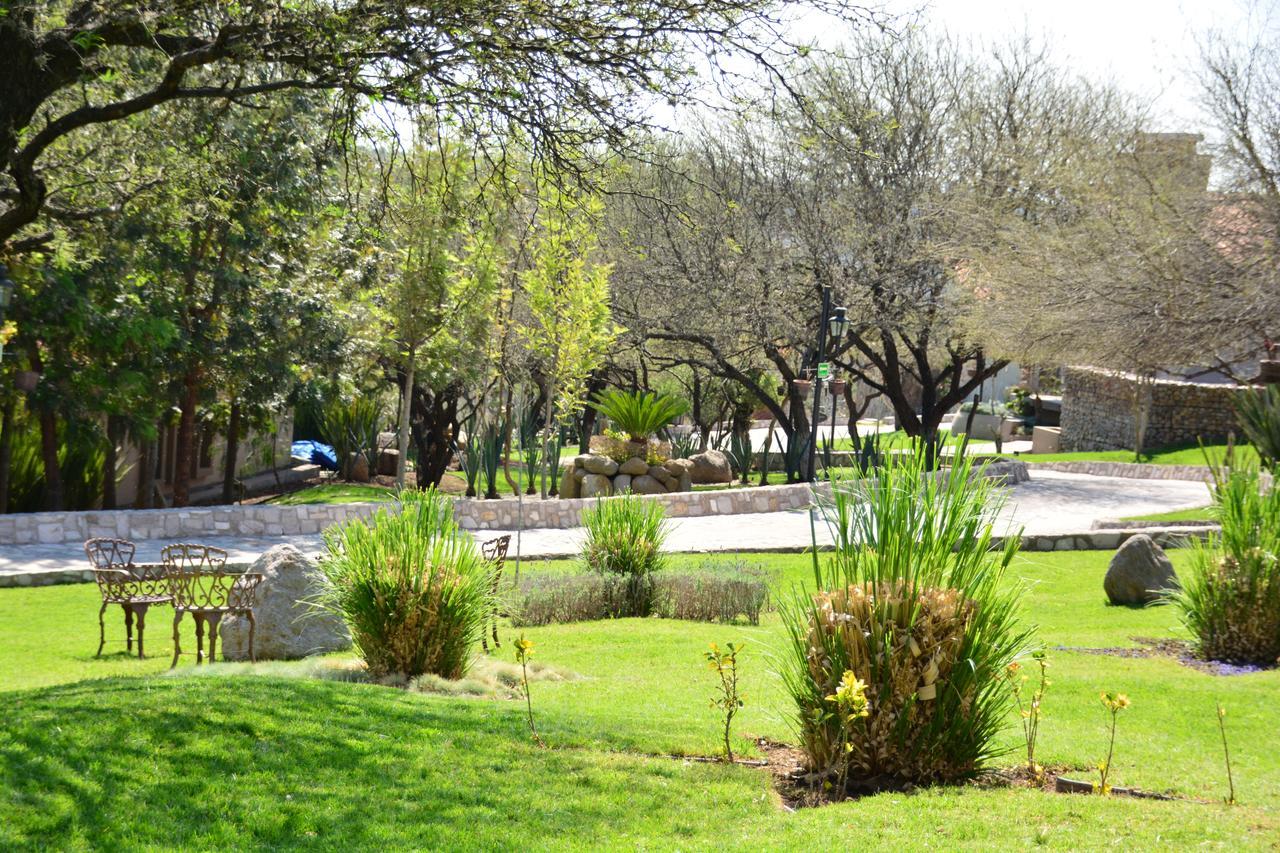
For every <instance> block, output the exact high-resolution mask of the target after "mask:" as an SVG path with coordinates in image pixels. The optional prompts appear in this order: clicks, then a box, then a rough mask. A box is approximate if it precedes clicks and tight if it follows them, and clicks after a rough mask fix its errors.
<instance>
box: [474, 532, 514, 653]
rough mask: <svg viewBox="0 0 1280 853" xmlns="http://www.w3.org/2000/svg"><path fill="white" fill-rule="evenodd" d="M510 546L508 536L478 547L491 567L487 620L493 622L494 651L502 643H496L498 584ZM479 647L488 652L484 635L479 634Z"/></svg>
mask: <svg viewBox="0 0 1280 853" xmlns="http://www.w3.org/2000/svg"><path fill="white" fill-rule="evenodd" d="M510 545H511V537H510V536H499V537H498V538H497V539H490V540H489V541H488V542H483V543H481V545H480V553H481V555H482V556H483V557H484V561H485V562H486V563H488V564H489V565H490V566H492V567H493V587H492V590H491V591H492V593H493V605H492V608H491V609H490V611H489V618H490V619H491V620H492V621H493V647H494V648H495V649H500V648H502V643H500V642H499V641H498V584H499V582H501V580H502V567H503V566H505V565H506V563H507V548H509V547H510ZM480 645H481V646H482V647H483V648H484V650H485V651H486V652H488V651H489V640H488V638H487V637H485V635H484V633H483V632H481V634H480Z"/></svg>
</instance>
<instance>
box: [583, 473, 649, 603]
mask: <svg viewBox="0 0 1280 853" xmlns="http://www.w3.org/2000/svg"><path fill="white" fill-rule="evenodd" d="M582 524H583V526H584V527H586V529H587V538H586V541H585V542H584V543H583V546H582V559H583V562H584V563H586V566H587V568H588V569H590V570H591V571H593V572H597V573H600V574H603V575H614V576H618V577H622V578H624V579H625V580H626V583H627V601H628V604H629V609H630V612H629V613H627V614H626V615H629V616H648V615H649V613H650V612H651V611H652V609H653V578H652V575H653V573H654V572H657V571H660V570H661V569H662V568H663V567H664V566H666V561H667V558H666V555H664V554H663V553H662V543H663V542H664V541H666V538H667V523H666V510H665V509H664V508H663V506H662V504H660V503H658V502H657V501H653V500H646V499H644V498H639V497H635V496H623V497H616V498H610V499H608V500H598V501H596V505H595V506H594V507H591V508H589V509H586V510H584V511H583V513H582Z"/></svg>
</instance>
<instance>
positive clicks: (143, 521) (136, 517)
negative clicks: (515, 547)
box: [0, 461, 1027, 545]
mask: <svg viewBox="0 0 1280 853" xmlns="http://www.w3.org/2000/svg"><path fill="white" fill-rule="evenodd" d="M987 472H988V476H992V477H998V478H1000V479H1002V480H1003V481H1004V482H1006V483H1016V482H1022V481H1024V480H1026V479H1027V466H1026V465H1025V464H1023V463H1021V462H1012V461H1010V462H1001V463H997V464H994V465H991V466H988V469H987ZM810 494H811V491H810V487H809V485H808V484H806V483H797V484H793V485H789V486H762V487H755V488H745V489H723V490H718V491H708V490H702V491H692V492H673V493H670V494H665V495H646V496H644V500H656V501H660V502H661V503H663V504H664V505H665V506H666V508H667V515H668V516H669V517H671V518H688V517H696V516H702V515H737V514H740V513H755V512H783V511H786V510H792V509H803V508H804V507H807V506H808V505H809V499H810ZM606 500H607V499H606ZM594 504H595V499H594V498H579V499H574V500H549V501H542V500H538V499H534V498H530V499H525V500H519V501H518V500H516V499H515V498H503V499H500V500H492V501H486V500H475V499H470V500H466V499H458V500H455V501H454V516H455V517H456V518H457V519H458V523H459V524H460V525H462V527H464V528H467V529H469V530H513V529H515V528H516V527H517V526H518V525H520V524H521V522H523V527H524V528H525V529H528V528H533V527H543V528H558V529H564V528H569V527H578V526H580V525H581V523H582V511H583V510H584V509H586V508H587V507H589V506H592V505H594ZM379 506H384V504H378V503H350V504H313V505H299V506H270V505H264V504H258V505H254V506H218V507H192V508H188V509H141V510H90V511H87V512H36V513H15V514H11V515H0V545H33V544H43V543H49V544H52V543H56V542H83V541H84V540H86V539H92V538H95V537H99V536H104V537H110V538H118V539H132V540H134V541H138V542H140V541H144V540H154V539H168V540H171V541H182V540H183V539H192V538H196V537H201V536H298V535H308V534H312V535H314V534H317V533H319V532H321V531H322V530H324V529H325V528H326V527H329V526H331V525H333V524H338V523H341V522H345V521H348V520H350V519H352V518H367V517H368V516H370V515H372V514H373V513H374V512H376V511H377V509H378V507H379Z"/></svg>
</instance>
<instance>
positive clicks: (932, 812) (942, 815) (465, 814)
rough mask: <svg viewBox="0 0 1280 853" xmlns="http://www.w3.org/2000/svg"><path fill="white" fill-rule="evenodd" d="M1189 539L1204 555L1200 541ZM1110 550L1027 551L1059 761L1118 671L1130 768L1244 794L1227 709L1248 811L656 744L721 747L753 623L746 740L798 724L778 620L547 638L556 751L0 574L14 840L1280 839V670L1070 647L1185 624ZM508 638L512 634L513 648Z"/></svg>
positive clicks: (473, 709) (1097, 740) (801, 576)
mask: <svg viewBox="0 0 1280 853" xmlns="http://www.w3.org/2000/svg"><path fill="white" fill-rule="evenodd" d="M1172 554H1173V559H1174V562H1175V564H1176V565H1178V566H1179V567H1182V566H1183V565H1185V562H1186V556H1187V555H1186V554H1185V553H1183V552H1176V551H1175V552H1172ZM1107 557H1108V555H1107V554H1106V553H1100V552H1094V553H1067V554H1045V555H1041V554H1032V555H1027V556H1025V557H1020V558H1019V559H1018V560H1017V562H1016V564H1015V572H1014V573H1015V575H1016V582H1018V583H1022V584H1024V585H1025V587H1026V593H1025V597H1024V602H1025V605H1026V612H1027V615H1028V617H1029V618H1030V619H1032V620H1033V621H1035V622H1036V623H1038V624H1039V626H1040V628H1041V636H1042V639H1043V641H1044V643H1045V645H1046V646H1047V647H1048V648H1049V650H1050V659H1051V661H1052V664H1053V669H1052V673H1053V679H1054V683H1053V686H1052V687H1051V688H1050V693H1049V696H1048V698H1047V699H1046V718H1045V721H1044V723H1043V734H1042V740H1041V759H1042V760H1043V761H1045V762H1046V763H1049V764H1058V765H1068V766H1071V767H1075V768H1078V769H1079V772H1078V773H1076V774H1075V775H1077V776H1079V777H1081V778H1084V777H1086V776H1087V773H1088V771H1087V770H1086V768H1088V767H1090V766H1091V765H1092V764H1094V763H1095V762H1097V761H1098V760H1100V759H1101V758H1102V757H1103V756H1104V755H1105V749H1106V728H1105V725H1104V713H1103V711H1102V709H1101V707H1100V705H1099V704H1098V700H1097V694H1098V692H1099V691H1101V690H1121V691H1124V692H1126V693H1128V694H1129V696H1130V697H1131V698H1132V700H1133V707H1132V708H1131V709H1130V710H1128V711H1125V712H1124V714H1123V715H1122V716H1121V718H1120V735H1119V738H1118V741H1117V746H1116V756H1115V761H1114V773H1115V782H1116V783H1117V784H1121V785H1137V786H1139V787H1143V788H1146V789H1150V790H1157V791H1169V792H1174V793H1177V794H1179V795H1183V796H1189V797H1195V798H1201V799H1204V800H1207V801H1216V799H1217V798H1219V797H1221V796H1222V795H1223V793H1224V791H1225V778H1224V774H1223V770H1222V761H1221V744H1220V743H1219V741H1218V739H1217V738H1218V733H1217V729H1216V726H1215V719H1214V702H1215V701H1221V702H1222V703H1223V704H1224V705H1225V706H1226V707H1227V709H1228V716H1227V724H1228V733H1229V736H1230V737H1231V740H1232V748H1233V763H1234V766H1235V769H1236V784H1237V792H1238V796H1239V798H1240V799H1241V800H1242V802H1243V803H1244V805H1242V806H1239V807H1236V808H1228V807H1225V806H1222V805H1219V804H1216V802H1172V803H1167V802H1155V801H1133V800H1124V799H1113V800H1103V799H1101V798H1094V797H1081V796H1064V795H1051V794H1043V793H1039V792H1030V791H1011V790H980V789H977V788H972V787H966V788H947V789H936V790H929V791H922V792H917V793H915V794H911V795H904V794H882V795H878V796H875V797H869V798H865V799H862V800H858V801H856V802H847V803H843V804H840V805H837V806H830V807H826V808H821V809H804V810H801V811H799V812H796V813H794V814H792V813H787V812H785V811H783V810H782V809H781V808H780V807H779V805H778V803H777V801H776V799H775V797H774V795H773V793H772V790H771V785H770V782H769V779H768V777H767V775H766V774H765V773H764V772H763V771H760V770H756V769H752V768H747V767H726V766H723V765H714V764H710V765H709V764H705V763H697V762H686V761H681V760H679V759H673V758H669V757H658V756H667V755H672V754H676V755H678V754H711V753H714V751H715V750H716V739H717V730H716V718H715V714H714V712H713V711H711V710H710V709H709V708H708V700H709V699H710V696H711V690H712V683H711V678H712V676H711V674H710V673H708V672H707V670H706V668H705V663H704V662H703V661H702V659H701V652H702V651H703V650H704V649H705V648H706V644H707V643H708V642H711V641H715V642H719V643H722V644H723V643H724V642H727V641H742V640H745V641H746V642H747V647H746V648H747V651H746V653H745V656H744V658H743V660H742V666H743V681H744V684H743V687H744V689H745V691H746V694H747V706H746V708H745V709H744V710H743V711H742V713H741V715H740V717H739V722H738V723H737V724H736V725H735V731H736V732H737V733H738V735H739V736H742V737H743V739H742V740H740V742H739V745H738V746H739V748H740V749H742V750H743V751H744V752H746V753H748V754H752V753H753V752H754V750H753V747H752V745H751V743H750V741H748V740H746V739H745V736H749V735H756V736H767V737H770V738H775V739H782V740H792V739H794V735H793V734H792V731H791V728H790V725H789V722H788V706H787V701H786V698H785V695H784V694H783V691H782V687H781V684H780V681H779V679H778V678H777V676H776V675H774V674H773V670H774V664H773V662H772V661H773V655H774V654H775V653H776V652H778V651H780V650H781V648H782V639H783V635H782V628H781V624H780V622H779V620H778V618H777V616H776V615H772V614H771V615H769V616H768V617H766V618H765V619H764V620H763V621H762V624H761V625H760V626H758V627H750V626H725V625H704V624H695V623H687V622H675V621H670V622H664V621H658V620H636V619H627V620H617V621H612V622H596V623H585V624H579V625H560V626H551V627H546V628H538V629H533V630H530V631H528V632H527V633H528V636H529V637H530V638H531V639H532V640H533V641H534V642H535V644H536V656H537V659H539V660H542V661H544V662H546V663H548V664H551V665H553V666H555V667H557V668H559V669H562V670H568V671H572V672H574V673H577V674H578V675H579V676H580V677H579V678H576V679H573V680H568V681H563V682H537V683H535V685H534V695H533V701H534V709H535V711H536V713H537V714H538V722H539V728H540V730H541V731H542V733H543V735H544V737H545V738H546V739H547V741H548V742H549V743H550V744H551V745H552V747H553V748H552V749H548V750H541V749H537V748H535V747H534V746H533V745H532V744H531V743H530V742H529V739H528V735H527V730H526V729H525V728H524V725H525V724H524V720H523V716H522V714H523V705H522V704H520V703H518V702H511V701H505V700H492V699H483V700H476V699H456V698H446V697H438V696H428V695H422V694H413V693H405V692H401V691H398V690H395V689H392V688H380V687H373V686H366V685H358V684H344V683H335V682H320V681H314V680H308V679H304V678H296V677H294V678H287V677H282V676H281V675H280V673H281V672H282V669H281V668H277V667H271V666H263V667H260V668H259V669H260V671H261V672H262V673H264V674H263V675H261V676H260V677H250V676H244V675H236V674H231V671H223V672H219V670H218V668H216V667H215V668H213V669H212V670H207V671H206V672H208V673H209V674H210V675H212V676H215V677H204V678H192V677H190V669H180V670H179V672H178V675H176V676H175V677H164V676H158V675H157V674H159V673H162V672H163V671H164V670H165V669H166V667H167V665H168V653H169V652H170V651H171V649H170V647H169V644H168V642H167V637H166V635H167V634H168V630H167V626H168V620H167V618H165V615H166V614H165V611H163V610H161V611H158V613H156V614H153V617H152V626H153V628H152V632H153V637H152V638H151V639H152V643H151V644H150V646H149V648H150V649H151V653H152V654H153V655H154V656H155V657H153V658H151V659H149V660H146V661H142V662H139V661H137V660H135V659H130V658H126V657H124V656H123V655H122V654H120V653H119V649H120V646H121V645H122V642H121V640H122V632H123V628H122V626H121V625H120V624H119V613H118V610H117V611H116V612H113V613H112V614H111V615H112V617H114V618H113V620H112V622H111V623H110V625H109V628H111V629H112V633H111V634H109V638H110V639H111V640H112V643H113V644H114V645H112V644H109V645H108V651H110V652H112V654H110V655H109V656H107V657H106V658H104V659H102V660H95V659H94V658H93V651H94V649H95V648H96V646H97V640H96V631H97V626H96V624H95V622H96V612H97V604H96V600H97V592H96V590H95V589H94V588H92V587H91V586H86V585H79V586H63V587H46V588H37V589H14V590H0V649H3V650H4V653H3V654H0V691H5V692H4V693H3V695H0V699H2V700H3V702H4V706H5V709H6V710H5V713H4V715H3V716H0V848H3V849H12V848H22V847H31V846H37V845H38V846H52V847H58V848H67V847H70V848H77V847H90V846H93V847H146V846H154V847H172V846H184V847H198V848H208V847H215V846H233V847H246V846H251V847H292V846H310V847H320V848H331V847H342V848H344V849H363V848H368V847H375V846H379V847H387V848H393V849H398V848H404V847H449V848H500V847H501V848H511V847H521V848H537V849H546V848H551V847H555V848H565V847H568V848H574V847H601V846H604V847H628V848H635V847H646V848H648V847H658V848H664V849H669V848H682V849H688V848H710V847H716V848H719V847H727V848H735V849H747V848H751V849H759V848H761V847H770V848H778V847H782V848H792V849H814V848H819V847H822V848H829V847H832V846H835V845H836V844H838V845H839V846H848V847H870V848H873V849H885V848H901V849H921V848H923V847H925V846H929V847H934V848H946V849H951V848H989V847H992V846H1008V847H1013V848H1022V847H1028V846H1031V845H1039V846H1048V847H1056V848H1062V849H1084V848H1095V847H1101V846H1103V845H1117V846H1119V845H1124V846H1127V847H1129V848H1137V849H1156V848H1159V849H1171V848H1182V847H1190V846H1210V847H1219V848H1224V849H1238V848H1246V847H1251V848H1259V849H1265V848H1268V847H1270V846H1272V845H1274V844H1275V843H1276V841H1277V840H1280V755H1278V754H1277V753H1276V751H1275V750H1274V748H1273V743H1272V741H1273V738H1274V733H1275V731H1276V730H1277V728H1280V703H1277V702H1276V701H1275V697H1276V696H1277V695H1280V671H1272V672H1266V673H1260V674H1255V675H1248V676H1238V677H1231V678H1224V677H1215V676H1210V675H1207V674H1204V673H1201V672H1198V671H1196V670H1193V669H1189V668H1187V667H1184V666H1182V665H1180V664H1178V663H1176V662H1174V661H1172V660H1168V659H1164V658H1119V657H1109V656H1101V655H1091V654H1083V653H1078V652H1069V651H1062V650H1058V649H1057V648H1056V647H1058V646H1069V647H1103V646H1132V645H1135V642H1134V640H1133V638H1134V637H1145V636H1165V637H1167V636H1180V635H1181V629H1180V628H1179V626H1178V624H1177V615H1176V613H1175V612H1174V611H1172V610H1170V609H1168V608H1150V609H1145V610H1143V609H1128V608H1117V607H1110V606H1108V605H1106V603H1105V597H1104V595H1103V594H1102V576H1103V574H1104V573H1105V571H1106V566H1107ZM705 559H707V558H705V557H696V556H687V557H679V558H676V560H675V561H674V562H675V563H676V564H677V565H687V564H691V563H692V564H696V563H700V562H702V561H704V560H705ZM725 559H729V557H726V558H725ZM744 559H745V560H747V561H748V562H751V563H757V564H764V565H766V566H768V567H770V568H771V569H772V570H773V571H774V572H775V573H776V582H775V589H776V590H777V592H778V593H779V594H788V593H789V592H790V591H791V590H793V589H794V588H795V587H796V585H798V584H801V583H803V582H804V580H805V578H806V577H809V576H810V568H809V566H810V563H809V559H808V558H807V557H806V556H804V555H759V554H756V555H748V556H746V557H745V558H744ZM570 568H571V566H570V565H569V564H567V563H565V562H557V563H545V564H528V563H526V564H525V568H524V570H525V571H565V570H569V569H570ZM188 624H189V623H188ZM156 626H159V627H158V628H157V627H156ZM511 639H512V635H511V633H510V631H509V630H508V631H506V632H505V633H504V640H505V642H504V645H503V648H502V650H501V655H502V656H503V657H504V658H508V657H509V656H510V653H511V647H510V640H511ZM272 673H275V674H272ZM1014 727H1015V722H1014V721H1013V720H1011V721H1010V727H1009V728H1008V729H1007V730H1006V732H1005V733H1004V735H1003V741H1004V743H1005V744H1006V745H1008V746H1009V747H1014V746H1016V745H1017V743H1018V742H1019V738H1018V736H1017V734H1016V733H1015V728H1014ZM1015 762H1016V756H1014V755H1010V756H1009V757H1008V758H1007V759H1006V760H1005V763H1007V764H1013V763H1015Z"/></svg>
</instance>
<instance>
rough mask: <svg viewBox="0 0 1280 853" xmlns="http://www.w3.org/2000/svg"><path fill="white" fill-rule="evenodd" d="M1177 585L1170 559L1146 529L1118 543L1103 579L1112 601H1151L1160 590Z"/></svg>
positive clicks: (1120, 602)
mask: <svg viewBox="0 0 1280 853" xmlns="http://www.w3.org/2000/svg"><path fill="white" fill-rule="evenodd" d="M1177 585H1178V576H1177V574H1176V573H1174V571H1173V563H1172V562H1171V561H1170V560H1169V558H1168V557H1167V556H1166V555H1165V553H1164V550H1163V549H1162V548H1161V547H1160V546H1159V545H1157V544H1156V543H1155V542H1153V541H1152V540H1151V537H1150V536H1148V535H1146V534H1145V533H1139V534H1138V535H1137V536H1133V537H1131V538H1130V539H1129V540H1128V541H1126V542H1125V543H1124V544H1123V545H1121V546H1120V548H1119V549H1118V550H1117V551H1116V553H1115V556H1113V557H1112V558H1111V565H1110V566H1109V567H1108V568H1107V576H1106V578H1105V579H1103V582H1102V588H1103V589H1105V590H1106V592H1107V598H1109V599H1111V603H1112V604H1150V603H1151V602H1152V601H1155V600H1156V599H1158V598H1160V591H1161V590H1165V589H1172V588H1174V587H1176V586H1177Z"/></svg>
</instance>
